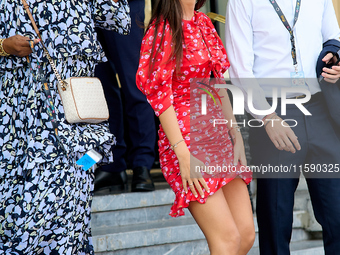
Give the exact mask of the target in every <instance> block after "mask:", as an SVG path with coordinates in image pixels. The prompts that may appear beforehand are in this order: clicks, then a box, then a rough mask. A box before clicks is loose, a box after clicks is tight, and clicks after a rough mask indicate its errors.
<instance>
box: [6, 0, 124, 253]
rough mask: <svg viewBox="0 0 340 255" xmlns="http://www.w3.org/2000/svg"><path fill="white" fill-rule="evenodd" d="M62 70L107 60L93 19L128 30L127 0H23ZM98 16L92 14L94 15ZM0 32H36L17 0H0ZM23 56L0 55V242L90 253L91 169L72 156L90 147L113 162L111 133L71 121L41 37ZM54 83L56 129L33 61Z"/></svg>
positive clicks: (90, 68)
mask: <svg viewBox="0 0 340 255" xmlns="http://www.w3.org/2000/svg"><path fill="white" fill-rule="evenodd" d="M27 2H28V4H29V6H30V10H31V12H32V14H33V17H34V19H35V21H36V23H37V26H38V27H39V28H40V32H41V34H42V38H43V41H44V42H45V44H46V46H47V48H48V50H49V52H50V54H51V55H52V58H53V59H54V62H55V65H56V68H57V70H58V72H59V73H60V74H61V76H62V78H67V77H71V76H93V74H94V68H95V65H96V63H97V62H98V61H100V60H104V59H105V57H104V56H103V54H102V53H103V51H102V49H101V47H100V45H99V43H98V42H97V39H96V34H95V32H94V26H95V25H98V26H101V27H104V28H107V29H113V30H115V31H117V32H119V33H128V31H129V28H130V18H129V7H128V5H127V2H126V0H120V1H119V2H117V3H115V2H113V1H111V0H97V1H77V0H76V1H67V0H56V1H52V0H47V1H40V0H37V1H33V0H29V1H27ZM93 20H95V22H94V21H93ZM0 32H1V37H3V38H7V37H10V36H13V35H15V34H20V35H23V36H28V37H30V38H33V37H36V34H35V32H34V30H33V28H32V26H31V25H30V21H29V19H28V17H27V14H26V13H25V12H24V10H23V7H22V4H21V2H20V1H14V0H1V2H0ZM35 49H36V53H34V54H30V56H29V58H30V61H31V63H32V67H33V71H32V72H31V71H30V69H29V66H28V63H27V60H26V58H20V57H16V56H10V57H0V88H1V89H0V100H1V101H0V102H1V103H0V113H1V114H0V149H1V153H0V250H1V251H2V253H4V254H28V255H33V254H34V255H36V254H67V255H69V254H70V255H74V254H79V255H80V254H94V251H93V246H92V239H91V229H90V213H91V200H92V197H91V192H92V190H93V178H94V175H93V169H90V170H88V171H84V170H82V169H81V168H80V167H79V166H78V165H77V164H76V161H77V160H78V159H79V158H80V157H81V156H83V155H84V153H85V152H87V151H89V150H91V149H95V150H97V151H98V152H100V153H101V154H102V155H103V161H102V163H107V162H111V161H112V159H113V157H112V153H111V146H112V145H113V144H114V143H115V138H114V136H113V135H112V134H110V132H109V128H108V125H107V123H101V124H95V125H92V124H91V125H90V124H74V125H70V124H68V123H67V122H66V120H65V117H64V110H63V107H62V103H61V99H60V96H59V94H58V91H57V89H56V88H57V79H56V77H55V75H54V72H53V70H52V68H51V66H50V64H49V63H48V61H47V60H46V59H45V57H44V56H43V50H42V48H41V47H40V46H39V45H36V46H35ZM38 62H39V63H41V64H42V70H44V77H45V78H46V79H47V82H48V85H49V87H50V90H51V95H52V99H53V103H54V106H55V112H56V116H57V122H58V133H59V137H60V139H61V140H62V143H63V145H64V147H65V148H66V150H67V155H65V153H64V152H63V151H62V150H61V149H60V147H59V145H58V144H57V143H56V137H55V133H54V131H53V130H52V124H51V123H50V122H49V121H48V115H47V113H46V106H45V94H44V92H43V89H42V86H43V85H42V83H41V81H39V80H35V78H34V77H35V75H34V74H35V72H36V70H38V68H37V64H38Z"/></svg>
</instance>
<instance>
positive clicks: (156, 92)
mask: <svg viewBox="0 0 340 255" xmlns="http://www.w3.org/2000/svg"><path fill="white" fill-rule="evenodd" d="M182 26H183V34H184V42H183V60H182V64H181V67H180V72H177V71H176V70H175V69H176V66H175V65H176V62H175V59H169V57H170V56H171V54H172V42H171V31H170V26H169V24H168V23H166V26H165V28H164V24H160V25H159V33H158V35H157V36H156V38H154V31H155V26H151V27H150V28H149V29H148V31H147V33H146V35H145V36H144V39H143V42H142V48H141V55H140V61H139V68H138V71H137V75H136V81H137V86H138V88H139V89H140V90H141V91H142V92H143V93H144V94H145V95H146V97H147V99H148V102H149V103H150V105H151V106H152V108H153V109H154V111H155V114H156V115H157V116H159V115H161V114H162V113H163V112H164V111H165V110H166V109H168V108H169V107H170V106H171V105H173V107H174V109H175V112H176V115H177V120H178V123H179V127H180V129H181V132H182V135H183V137H184V139H185V142H186V144H187V146H188V148H189V149H190V151H191V153H192V154H193V155H194V156H195V157H197V158H198V159H199V160H201V161H202V162H204V164H205V165H210V164H212V163H214V164H220V165H232V164H233V144H232V141H231V139H230V137H229V133H228V131H229V130H228V128H227V126H226V125H219V126H218V127H217V126H216V127H213V126H212V124H211V121H210V122H209V120H207V119H200V118H199V117H198V115H199V114H198V113H199V112H200V109H199V107H198V104H197V107H195V102H191V107H190V83H191V82H193V81H194V79H195V78H209V77H210V75H211V72H212V71H214V73H215V75H216V76H218V77H220V78H222V77H223V73H224V72H225V71H226V70H227V69H228V68H229V66H230V64H229V61H228V58H227V54H226V51H225V49H224V46H223V43H222V41H221V39H220V38H219V36H218V34H217V33H216V30H215V28H214V26H213V24H212V23H211V21H210V19H209V18H208V17H207V16H206V15H205V14H203V13H200V12H195V15H194V17H193V18H192V19H191V20H188V21H187V20H183V23H182ZM163 34H164V38H163V40H162V35H163ZM202 36H204V39H205V42H204V41H203V39H202ZM154 41H156V42H155V44H154ZM160 43H162V45H161V51H160V52H159V53H157V54H156V55H155V56H153V58H154V61H155V71H154V72H153V73H151V74H150V75H149V68H150V65H149V60H150V57H151V50H152V48H153V47H155V49H158V47H159V45H160ZM207 47H209V51H208V50H207ZM195 93H196V94H197V93H199V92H198V90H196V91H194V94H195ZM210 101H211V100H210ZM210 104H211V103H210ZM190 109H192V111H193V110H195V111H196V112H192V113H191V115H190ZM208 109H209V111H212V110H214V107H213V106H212V107H210V106H209V102H208ZM215 110H216V109H215ZM216 114H217V115H215V117H216V118H220V119H223V114H222V111H217V113H216ZM190 118H191V119H190ZM190 121H191V122H192V125H191V126H190ZM193 128H194V129H195V142H194V141H192V142H191V145H190V129H193ZM158 135H159V141H158V146H159V156H160V164H161V168H162V172H163V174H164V177H165V179H166V181H167V182H168V183H169V185H170V186H171V188H172V189H173V191H174V192H175V195H176V198H175V201H174V204H173V206H172V207H171V211H170V215H171V216H172V217H178V216H182V215H184V211H183V209H184V208H187V207H188V206H189V203H190V201H198V202H199V203H205V201H206V200H207V198H208V197H209V196H211V195H213V194H214V193H215V192H216V191H217V190H218V189H220V188H221V187H222V186H224V185H226V184H227V183H228V182H230V181H231V180H233V179H234V178H237V177H239V178H242V179H243V180H244V181H245V183H246V184H248V183H249V182H250V181H251V179H252V174H251V172H246V171H244V172H242V171H241V170H240V166H237V171H233V172H229V173H226V174H224V175H223V177H221V178H218V177H216V176H211V177H209V176H206V175H205V176H204V177H207V178H205V180H206V182H207V184H208V186H209V188H210V193H207V191H205V190H204V189H203V190H204V192H205V194H204V198H201V197H198V198H195V196H194V195H193V193H192V192H191V190H190V187H189V188H188V189H189V191H188V194H185V192H184V189H183V185H182V179H181V175H180V170H179V163H178V159H177V157H176V154H175V153H174V151H173V150H172V149H171V145H170V143H169V140H168V139H167V137H166V135H165V133H164V131H163V128H162V125H160V129H159V131H158ZM191 136H192V137H193V135H191ZM212 161H214V162H212Z"/></svg>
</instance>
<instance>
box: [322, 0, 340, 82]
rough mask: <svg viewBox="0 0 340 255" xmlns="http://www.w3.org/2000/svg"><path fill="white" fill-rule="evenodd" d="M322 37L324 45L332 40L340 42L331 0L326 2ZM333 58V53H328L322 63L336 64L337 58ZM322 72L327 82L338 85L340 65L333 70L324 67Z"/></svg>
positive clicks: (339, 31)
mask: <svg viewBox="0 0 340 255" xmlns="http://www.w3.org/2000/svg"><path fill="white" fill-rule="evenodd" d="M322 37H323V42H324V43H325V42H327V41H329V40H332V39H335V40H339V41H340V29H339V25H338V21H337V19H336V15H335V11H334V7H333V3H332V1H331V0H325V9H324V13H323V17H322ZM333 57H334V55H333V54H332V53H328V54H327V55H326V56H325V57H324V58H323V59H322V61H323V62H325V63H332V62H333V63H334V62H335V61H336V58H333ZM322 71H323V72H322V74H321V75H322V76H323V77H324V78H325V81H327V82H329V83H336V82H337V81H338V80H339V78H340V63H339V66H333V67H332V68H326V67H324V68H323V69H322Z"/></svg>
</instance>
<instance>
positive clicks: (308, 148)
mask: <svg viewBox="0 0 340 255" xmlns="http://www.w3.org/2000/svg"><path fill="white" fill-rule="evenodd" d="M269 103H270V104H271V102H269ZM279 105H280V102H279ZM304 106H305V107H306V108H307V109H308V110H309V111H310V112H311V113H312V116H304V115H303V113H302V112H301V111H300V110H299V109H297V108H296V107H295V106H288V108H287V115H286V116H280V117H281V118H283V119H295V120H297V121H298V125H297V127H295V128H293V130H294V132H295V134H296V135H297V136H298V140H299V142H300V145H301V147H302V149H301V150H300V151H297V152H296V153H295V154H293V153H291V152H286V151H280V150H278V149H276V148H275V146H274V145H273V143H272V142H271V141H270V139H269V137H268V135H267V133H266V132H265V130H264V128H263V127H262V128H251V131H250V146H251V155H252V159H253V161H252V164H253V165H255V166H259V165H261V164H263V165H268V164H271V165H274V166H275V165H276V166H277V165H281V164H282V165H284V166H288V167H289V166H290V165H291V164H293V165H297V166H298V165H303V164H327V165H330V164H333V165H334V164H339V163H340V140H339V138H338V136H337V135H336V132H335V130H334V128H333V127H332V125H331V122H330V116H329V115H328V111H327V108H326V104H325V101H324V100H319V101H318V102H314V103H309V104H305V105H304ZM280 112H281V109H280V107H279V109H277V113H280ZM290 124H292V123H290ZM269 125H270V123H269ZM299 176H300V172H299V171H296V173H293V171H291V174H285V176H280V178H263V176H261V175H258V179H257V221H258V226H259V242H260V254H261V255H288V254H290V252H289V242H290V239H291V234H292V223H293V206H294V192H295V190H296V188H297V185H298V182H299ZM327 176H328V175H321V177H327ZM261 177H262V178H261ZM272 177H273V176H272ZM286 177H289V178H286ZM305 177H306V180H307V184H308V189H309V193H310V195H311V201H312V205H313V210H314V214H315V217H316V219H317V221H318V222H319V223H320V224H321V226H322V228H323V239H324V246H325V252H326V255H335V254H340V216H339V215H340V179H339V173H337V174H333V175H332V176H328V177H332V178H313V177H315V176H311V174H310V173H309V174H308V173H305ZM318 177H320V176H318Z"/></svg>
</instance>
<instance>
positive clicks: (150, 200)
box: [92, 179, 324, 255]
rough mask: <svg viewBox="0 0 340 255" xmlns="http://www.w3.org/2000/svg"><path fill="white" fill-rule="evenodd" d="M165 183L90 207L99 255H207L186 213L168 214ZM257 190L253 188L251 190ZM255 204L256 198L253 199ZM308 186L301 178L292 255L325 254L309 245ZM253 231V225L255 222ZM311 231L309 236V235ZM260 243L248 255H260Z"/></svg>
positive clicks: (100, 199)
mask: <svg viewBox="0 0 340 255" xmlns="http://www.w3.org/2000/svg"><path fill="white" fill-rule="evenodd" d="M167 187H168V186H167V184H164V183H157V187H156V191H154V192H149V193H124V194H117V195H106V196H95V197H94V199H93V205H92V234H93V243H94V248H95V252H96V254H98V255H111V254H114V255H137V254H138V255H143V254H147V255H154V254H155V255H163V254H164V255H187V254H192V255H207V254H209V249H208V246H207V243H206V241H205V239H204V236H203V233H202V232H201V230H200V229H199V227H198V226H197V224H196V223H195V221H194V219H193V218H192V217H191V215H190V213H189V212H188V211H186V215H185V216H183V217H180V218H171V217H170V216H169V215H168V213H169V211H170V207H171V205H172V203H173V199H174V194H173V192H172V190H170V189H169V188H167ZM251 189H252V191H253V192H254V191H255V190H254V189H255V183H253V184H252V186H251ZM254 199H256V197H254ZM310 210H311V206H310V202H309V196H308V192H307V190H306V184H305V182H304V179H302V181H301V183H300V185H299V188H298V190H297V193H296V203H295V211H294V224H293V227H294V230H293V234H292V244H291V251H292V253H291V254H292V255H321V254H324V251H323V247H322V241H321V240H311V239H312V236H315V234H312V233H314V232H317V233H320V232H319V231H320V226H318V224H317V223H315V219H313V217H311V215H312V213H311V211H310ZM254 222H255V228H256V232H257V231H258V229H257V222H256V219H255V217H254ZM311 231H312V232H311ZM258 254H259V251H258V238H257V235H256V240H255V243H254V247H253V248H252V249H251V251H250V252H249V255H258Z"/></svg>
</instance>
